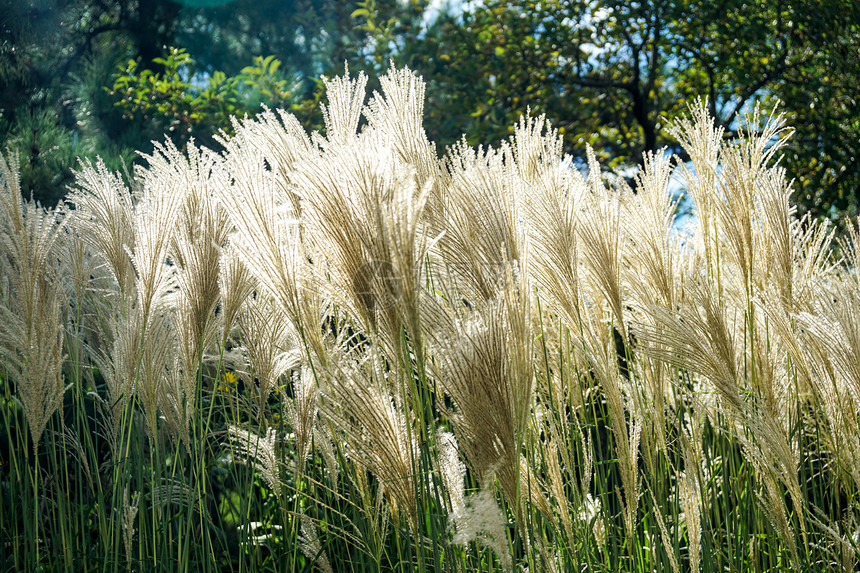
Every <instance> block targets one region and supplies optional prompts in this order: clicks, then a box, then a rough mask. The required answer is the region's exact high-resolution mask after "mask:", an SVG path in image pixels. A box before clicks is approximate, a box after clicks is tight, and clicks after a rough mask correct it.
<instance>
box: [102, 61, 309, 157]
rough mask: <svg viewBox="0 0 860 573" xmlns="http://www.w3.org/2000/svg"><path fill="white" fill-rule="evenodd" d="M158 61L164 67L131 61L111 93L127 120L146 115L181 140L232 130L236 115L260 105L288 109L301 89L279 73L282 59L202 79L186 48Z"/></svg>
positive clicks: (115, 82)
mask: <svg viewBox="0 0 860 573" xmlns="http://www.w3.org/2000/svg"><path fill="white" fill-rule="evenodd" d="M153 62H154V63H156V64H158V65H160V66H162V67H163V71H153V70H151V69H147V68H142V67H141V64H140V62H139V61H137V60H130V61H129V62H128V65H127V66H126V68H125V70H123V71H122V72H120V73H118V74H117V75H116V76H115V78H114V83H113V87H112V88H111V89H110V92H109V93H110V95H111V96H113V97H115V98H117V99H116V102H115V105H116V106H117V107H119V108H121V109H122V110H123V114H124V116H125V117H126V118H127V119H131V120H133V119H135V118H136V117H141V118H142V119H143V120H144V121H147V122H153V123H154V124H156V125H158V126H163V130H164V131H165V132H166V133H168V135H169V136H171V137H172V138H173V139H174V141H176V142H177V143H180V144H181V143H185V142H186V141H187V140H188V138H190V137H192V136H194V137H197V138H198V139H201V140H202V141H204V142H208V141H209V140H210V139H211V137H212V135H214V134H216V133H218V131H219V130H221V129H224V130H225V131H227V132H228V133H229V132H230V130H231V127H230V121H231V120H230V118H231V117H239V118H241V117H243V116H245V115H246V114H254V113H256V112H258V111H259V110H260V106H261V104H264V105H267V106H269V107H273V108H287V109H289V108H290V107H291V103H292V98H293V90H294V89H295V88H296V87H297V86H296V85H290V83H289V81H288V80H287V79H286V78H284V77H283V76H282V75H281V74H280V73H279V72H278V70H279V68H280V66H281V62H280V61H279V60H277V59H275V57H274V56H267V57H265V58H263V57H262V56H257V57H255V58H254V64H253V65H251V66H246V67H245V68H243V69H242V71H241V72H240V73H239V74H237V75H235V76H227V75H226V74H225V73H224V72H222V71H215V72H213V73H212V74H211V75H208V77H206V78H205V79H204V80H201V81H199V82H197V81H195V80H196V78H198V77H199V76H198V75H197V73H196V70H195V67H194V60H193V59H192V58H191V56H190V55H189V54H188V52H186V51H185V50H184V49H182V48H169V50H168V52H167V54H166V55H165V57H163V58H162V57H159V58H155V60H153ZM199 84H202V85H199ZM210 145H211V143H210Z"/></svg>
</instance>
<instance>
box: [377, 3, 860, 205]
mask: <svg viewBox="0 0 860 573" xmlns="http://www.w3.org/2000/svg"><path fill="white" fill-rule="evenodd" d="M858 54H860V8H858V5H857V4H856V3H854V2H848V1H843V0H816V1H814V2H801V3H789V2H785V1H783V0H763V1H760V2H749V1H747V0H721V1H719V2H713V1H712V0H640V1H635V2H628V1H622V0H545V1H541V2H535V1H526V0H520V1H516V2H512V1H502V0H486V1H484V2H482V3H480V4H473V5H469V6H467V8H466V9H465V10H464V11H462V12H461V13H456V12H454V13H448V14H445V15H443V16H441V17H440V18H438V19H437V21H436V22H435V23H434V24H433V25H432V26H430V28H429V29H428V30H426V32H425V33H424V34H423V35H421V36H420V37H414V38H412V39H411V40H410V41H409V42H408V43H407V44H406V45H405V46H404V47H403V48H402V49H399V50H392V51H391V54H390V57H392V58H393V59H395V61H397V62H398V63H403V64H407V65H409V66H411V67H413V68H414V69H416V70H417V71H419V72H420V73H422V74H423V75H424V76H425V77H426V78H427V79H428V80H429V82H430V86H432V93H431V95H430V96H429V97H428V110H427V115H428V121H427V123H428V125H429V126H435V127H436V128H437V129H438V132H437V133H436V134H435V135H436V136H437V138H438V139H439V140H440V141H441V142H442V143H450V142H453V141H455V140H456V139H458V138H459V137H460V134H461V133H464V132H468V133H471V134H473V136H472V137H473V138H475V139H474V140H471V141H470V143H490V142H493V141H497V140H498V139H500V138H502V137H505V136H506V135H507V133H508V129H509V127H508V126H510V125H512V124H513V123H514V121H516V119H517V117H518V116H519V115H520V114H522V113H525V112H526V110H527V109H529V108H530V109H531V110H532V112H533V113H546V114H547V116H548V117H549V118H550V119H551V120H552V121H553V123H554V124H555V125H556V126H558V127H559V128H560V129H561V131H562V132H563V133H565V134H566V143H567V146H568V151H569V152H571V153H573V154H574V156H576V157H579V158H582V156H583V155H584V148H585V144H586V143H588V144H590V145H592V146H593V147H594V148H595V151H596V152H597V154H598V156H599V157H600V159H601V160H602V161H604V162H605V163H606V164H608V165H610V166H612V167H615V168H619V169H623V168H625V167H627V166H631V165H635V164H636V163H637V162H638V161H640V159H641V157H642V153H643V152H648V151H656V150H657V149H659V148H661V147H663V146H668V147H669V149H670V151H673V152H677V153H680V154H681V156H682V158H683V152H682V150H680V149H679V148H678V147H677V145H676V144H675V142H674V141H672V139H671V138H670V137H669V136H668V134H666V132H665V131H664V126H665V125H666V123H667V120H668V119H671V118H674V117H677V116H678V115H679V114H681V113H684V112H685V111H686V108H687V105H688V104H689V103H692V101H693V100H695V99H696V98H697V97H699V96H702V97H706V98H707V100H708V102H709V107H710V113H711V115H712V116H713V117H714V118H716V119H715V121H716V123H717V124H719V125H720V126H721V127H723V128H724V129H725V130H726V136H727V137H731V136H733V135H734V134H735V131H736V129H737V128H738V126H739V125H740V123H741V121H740V120H741V119H742V117H741V116H743V115H744V114H746V113H747V112H749V111H750V109H751V108H752V106H753V104H754V102H756V101H763V102H765V103H766V105H771V104H772V103H773V102H774V100H775V99H777V98H779V99H780V100H782V101H783V108H782V109H783V110H784V111H785V112H786V113H787V114H788V115H789V118H790V120H791V122H792V124H794V126H795V127H796V129H797V135H796V137H794V138H793V140H791V141H790V142H789V144H788V146H787V148H786V156H787V157H786V162H785V165H786V167H787V169H788V171H789V175H790V176H793V177H796V178H798V187H799V188H800V189H801V193H800V194H798V196H797V199H798V201H799V202H800V204H801V208H802V209H803V210H808V211H811V212H812V213H813V214H815V215H818V216H828V217H831V218H837V217H839V216H842V215H846V214H852V212H856V208H854V207H853V205H854V204H855V203H856V200H857V197H858V193H860V171H858V170H857V169H856V168H854V169H852V166H853V167H856V161H857V157H858V153H860V125H858V117H860V114H858V110H857V102H858V100H860V64H858V56H857V55H858ZM431 129H432V128H431ZM475 134H480V135H479V136H476V135H475ZM813 189H814V191H813Z"/></svg>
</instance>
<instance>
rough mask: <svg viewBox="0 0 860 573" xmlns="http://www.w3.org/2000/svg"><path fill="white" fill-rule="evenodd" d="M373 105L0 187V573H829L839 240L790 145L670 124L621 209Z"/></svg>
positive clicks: (595, 179) (848, 258)
mask: <svg viewBox="0 0 860 573" xmlns="http://www.w3.org/2000/svg"><path fill="white" fill-rule="evenodd" d="M379 85H380V92H378V93H374V94H371V95H370V96H368V95H367V94H366V86H367V78H366V76H364V75H363V74H358V75H357V76H350V75H349V73H348V72H347V73H345V74H344V75H343V76H342V77H339V78H334V79H327V80H326V81H325V86H326V88H327V90H328V101H327V103H326V104H324V106H323V112H324V118H325V125H326V130H325V133H306V132H305V131H304V129H303V128H302V127H301V125H300V124H299V122H298V121H297V120H296V119H295V118H294V117H293V116H291V115H290V114H288V113H286V112H283V111H269V110H265V111H264V112H262V113H261V114H259V115H258V116H256V117H254V118H245V119H244V120H241V121H240V120H235V123H234V130H233V132H234V133H235V135H234V136H232V137H228V136H226V135H224V136H223V138H222V139H221V141H220V143H221V144H222V146H223V149H222V150H220V151H213V150H208V149H203V148H200V147H198V146H196V145H195V144H194V143H191V144H189V145H188V147H187V149H186V150H184V151H180V150H178V149H176V148H175V147H173V146H172V145H171V144H170V143H166V144H164V145H158V146H156V150H155V152H154V153H153V154H152V155H149V156H145V157H144V160H145V164H146V165H145V166H144V167H141V168H139V169H138V170H136V171H135V173H134V174H133V175H126V176H123V175H121V174H118V173H110V172H109V171H108V170H107V169H106V168H105V167H104V165H103V164H102V163H100V162H97V163H96V164H92V163H90V162H84V163H82V164H81V166H80V168H79V171H78V173H77V177H76V182H75V184H74V185H73V187H72V189H71V190H70V193H69V195H68V197H67V200H66V204H65V205H63V206H61V207H59V208H57V209H55V210H45V209H43V208H42V207H40V206H38V205H35V204H33V203H32V202H26V201H24V200H23V199H22V198H21V196H20V189H19V186H18V173H17V169H16V165H17V161H18V159H17V157H16V156H15V155H14V154H7V155H6V156H4V157H2V159H0V260H2V264H0V319H2V323H3V328H2V329H0V357H2V362H0V381H2V392H0V416H2V423H0V495H2V496H3V499H2V503H0V570H10V571H11V570H14V571H46V570H52V571H53V570H68V571H91V570H92V571H96V570H98V571H120V570H127V571H133V570H135V571H136V570H146V571H155V570H171V571H173V570H176V571H180V570H181V571H191V570H197V571H207V572H208V571H240V572H241V571H312V570H319V571H323V572H328V571H382V570H384V571H419V572H424V571H458V572H459V571H477V570H480V571H496V570H500V571H513V570H515V569H516V570H521V569H526V568H527V569H528V570H531V571H571V570H581V571H642V572H645V571H655V570H659V571H670V570H671V571H688V570H690V571H703V572H714V571H726V570H731V571H777V570H779V571H782V570H797V571H823V570H828V571H830V570H833V571H837V570H845V571H853V570H854V569H855V568H856V566H857V561H858V560H857V551H858V549H860V548H858V542H860V526H858V523H860V503H858V502H860V499H858V491H860V470H858V468H860V416H858V414H857V412H858V411H860V358H858V357H860V283H858V276H857V268H858V264H860V254H858V253H860V246H858V240H860V239H858V237H860V231H858V228H860V227H852V228H851V230H850V232H849V233H848V235H847V236H845V237H842V238H839V239H837V238H836V237H835V236H834V233H833V231H832V230H831V229H829V228H828V227H827V226H826V225H824V224H822V223H819V222H816V221H813V220H810V219H808V218H798V216H797V214H796V210H795V208H794V207H793V205H792V202H791V194H792V184H791V182H789V181H786V179H785V174H784V171H783V170H782V169H781V168H780V167H779V152H780V147H781V146H782V144H783V143H784V141H785V140H786V138H787V137H789V136H790V129H789V128H787V127H786V125H785V123H784V118H783V117H782V116H780V115H779V114H776V113H774V114H764V113H762V112H761V111H760V110H756V111H755V112H754V113H753V114H751V115H750V117H749V118H748V123H747V125H746V126H745V128H744V129H742V130H741V131H739V135H738V137H737V138H736V139H734V140H726V139H725V137H724V134H723V133H722V132H721V131H720V130H718V129H714V127H713V122H712V121H711V119H710V118H709V117H708V114H707V111H706V109H707V105H706V104H704V103H702V102H697V103H694V104H693V105H691V107H690V111H689V115H688V117H686V118H684V119H682V120H680V121H679V122H676V123H675V124H674V125H673V126H672V128H671V133H673V134H674V136H675V137H676V138H677V140H678V141H679V143H681V144H682V145H683V146H684V148H685V149H686V151H687V153H688V155H689V157H690V162H689V163H688V164H680V165H679V164H677V161H675V160H673V159H671V158H668V157H667V156H666V155H665V154H660V153H658V154H649V155H646V156H645V157H643V160H642V163H641V166H640V169H639V172H638V173H637V174H636V175H635V176H634V177H633V178H632V179H629V180H625V179H622V178H620V177H617V176H614V175H612V174H610V173H605V172H603V171H602V170H601V168H600V165H599V164H598V163H597V161H596V159H595V154H594V153H593V152H590V151H589V152H588V153H587V156H588V161H587V165H582V166H577V165H575V164H574V163H573V161H572V159H571V158H570V157H566V156H564V154H563V151H562V149H563V145H562V139H561V135H560V134H559V133H558V132H557V131H555V130H554V129H553V128H552V126H551V125H550V124H549V122H547V121H546V119H545V118H543V117H533V116H531V115H526V116H525V117H523V118H522V120H521V121H520V122H519V123H518V124H517V125H516V126H513V129H512V136H511V138H510V139H509V140H508V141H504V142H500V143H499V144H498V145H497V146H495V147H490V148H481V149H474V148H471V147H469V146H468V145H466V144H465V143H464V142H461V143H459V144H457V145H455V146H453V147H452V148H450V149H448V150H446V151H445V153H444V155H443V156H442V157H441V158H440V157H439V156H438V154H437V151H436V148H435V146H434V145H433V143H432V142H430V141H429V140H428V139H427V137H426V135H425V133H424V128H423V124H422V114H423V98H424V84H423V81H422V79H421V78H420V77H418V76H416V75H415V74H413V73H412V72H411V71H409V70H408V69H393V68H392V69H391V70H390V71H389V72H388V74H387V75H385V76H384V77H382V78H380V83H379ZM673 181H675V182H677V184H673V183H672V182H673ZM676 187H680V188H681V189H682V190H683V192H684V193H686V194H687V195H688V196H689V198H690V200H691V201H692V203H693V205H694V207H693V216H692V217H690V218H689V219H688V220H687V222H686V224H685V226H681V225H680V224H679V223H678V222H677V221H676V219H675V215H676V212H677V207H678V201H679V198H678V196H677V195H676V194H675V193H674V192H673V191H672V189H674V188H676ZM858 224H860V222H858Z"/></svg>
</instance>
